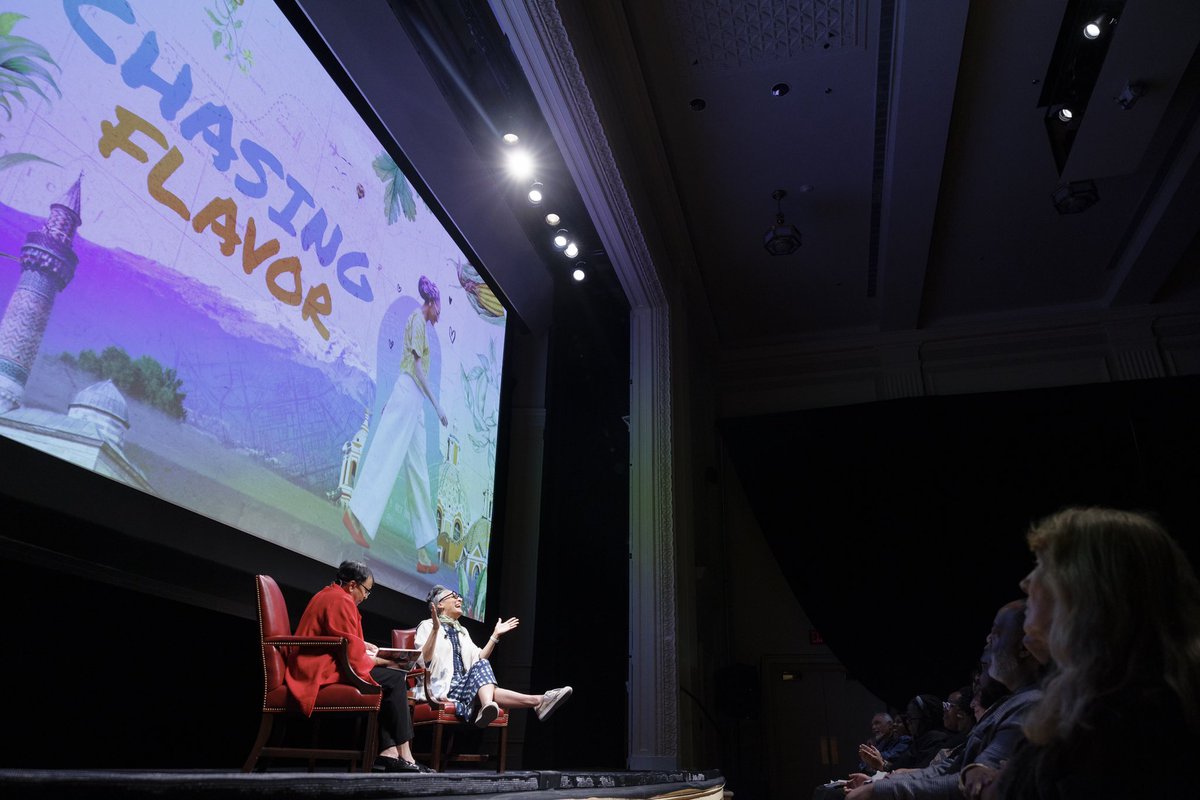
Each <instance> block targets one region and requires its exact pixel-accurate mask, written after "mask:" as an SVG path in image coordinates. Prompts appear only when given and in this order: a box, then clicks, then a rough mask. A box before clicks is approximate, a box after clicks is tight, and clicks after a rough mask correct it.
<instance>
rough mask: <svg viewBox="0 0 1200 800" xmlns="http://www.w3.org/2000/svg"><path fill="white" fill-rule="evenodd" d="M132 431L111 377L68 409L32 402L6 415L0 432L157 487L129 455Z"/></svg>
mask: <svg viewBox="0 0 1200 800" xmlns="http://www.w3.org/2000/svg"><path fill="white" fill-rule="evenodd" d="M127 430H129V406H128V404H127V403H126V402H125V397H124V396H123V395H122V394H121V392H120V390H119V389H117V387H116V386H115V385H114V384H113V382H112V381H111V380H105V381H100V382H99V383H94V384H92V385H91V386H88V387H86V388H84V389H83V390H82V391H80V392H79V393H78V394H76V395H75V397H74V398H72V400H71V403H70V405H69V406H68V410H67V413H66V414H59V413H56V412H54V411H47V410H46V409H42V408H29V407H27V406H20V407H18V408H15V409H13V410H12V411H9V412H8V413H6V414H0V435H3V436H6V437H8V438H9V439H13V440H15V441H18V442H21V443H22V444H26V445H29V446H30V447H34V448H37V449H38V450H42V451H44V452H47V453H49V454H51V455H53V456H56V457H58V458H61V459H63V460H64V461H69V462H71V463H72V464H77V465H79V466H81V467H84V468H85V469H90V470H92V471H93V472H98V473H99V474H101V475H104V476H107V477H109V478H114V479H116V480H119V481H121V482H122V483H127V484H129V485H130V486H134V487H136V488H138V489H141V490H142V491H145V492H153V491H154V490H153V488H152V487H151V486H150V482H149V481H148V480H147V479H146V475H145V473H143V472H142V471H141V470H140V469H139V468H138V466H137V465H136V464H134V463H133V462H132V461H130V460H129V457H128V456H127V455H126V454H125V450H124V446H125V432H126V431H127Z"/></svg>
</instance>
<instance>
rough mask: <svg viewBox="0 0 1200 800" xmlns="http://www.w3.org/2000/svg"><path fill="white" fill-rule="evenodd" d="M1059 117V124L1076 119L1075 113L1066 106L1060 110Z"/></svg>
mask: <svg viewBox="0 0 1200 800" xmlns="http://www.w3.org/2000/svg"><path fill="white" fill-rule="evenodd" d="M1057 116H1058V121H1059V122H1070V121H1071V120H1073V119H1074V118H1075V112H1073V111H1071V109H1069V108H1067V107H1066V106H1063V107H1062V108H1060V109H1059V110H1058V114H1057Z"/></svg>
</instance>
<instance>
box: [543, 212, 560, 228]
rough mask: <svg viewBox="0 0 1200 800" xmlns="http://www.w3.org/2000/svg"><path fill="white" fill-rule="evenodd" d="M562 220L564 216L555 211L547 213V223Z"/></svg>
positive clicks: (555, 223)
mask: <svg viewBox="0 0 1200 800" xmlns="http://www.w3.org/2000/svg"><path fill="white" fill-rule="evenodd" d="M560 222H562V217H560V216H559V215H558V214H555V213H554V212H553V211H551V212H550V213H549V214H547V215H546V224H547V225H557V224H558V223H560Z"/></svg>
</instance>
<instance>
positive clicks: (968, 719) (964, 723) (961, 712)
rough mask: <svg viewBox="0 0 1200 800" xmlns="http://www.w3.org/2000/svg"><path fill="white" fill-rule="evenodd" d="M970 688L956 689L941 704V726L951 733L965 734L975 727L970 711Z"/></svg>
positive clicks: (973, 716)
mask: <svg viewBox="0 0 1200 800" xmlns="http://www.w3.org/2000/svg"><path fill="white" fill-rule="evenodd" d="M971 694H972V693H971V687H970V686H964V687H962V688H961V689H956V690H955V691H953V692H951V693H950V696H949V697H947V698H946V702H944V703H942V725H943V726H944V727H945V728H946V730H948V731H952V732H953V733H966V732H967V731H969V730H971V728H972V727H974V725H975V715H974V714H973V713H972V711H971Z"/></svg>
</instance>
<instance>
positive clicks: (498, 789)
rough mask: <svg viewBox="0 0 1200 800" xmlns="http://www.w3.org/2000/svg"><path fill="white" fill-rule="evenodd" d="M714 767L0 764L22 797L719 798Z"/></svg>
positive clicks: (1, 775) (3, 781)
mask: <svg viewBox="0 0 1200 800" xmlns="http://www.w3.org/2000/svg"><path fill="white" fill-rule="evenodd" d="M724 789H725V779H724V777H723V776H722V775H721V773H720V772H719V771H718V770H707V771H704V772H690V771H686V770H678V771H672V772H549V771H536V772H522V771H514V772H506V773H504V774H503V775H497V774H496V773H494V772H479V771H460V772H442V773H433V774H419V773H397V774H383V773H369V774H367V773H347V772H255V773H242V772H218V771H199V772H189V771H184V770H177V771H166V772H139V771H134V770H20V769H5V770H0V794H3V795H4V796H5V797H19V798H22V800H25V798H59V797H62V798H72V800H80V799H81V798H166V797H169V798H171V800H185V799H186V798H209V799H211V798H232V797H238V798H259V797H264V798H276V797H289V798H290V797H313V798H316V797H321V798H325V797H337V798H390V797H422V798H451V797H466V796H478V795H487V796H488V800H560V799H561V800H573V799H577V800H587V799H588V798H608V797H612V798H638V799H642V798H667V797H669V798H670V800H720V798H721V797H722V795H723V793H724Z"/></svg>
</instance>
